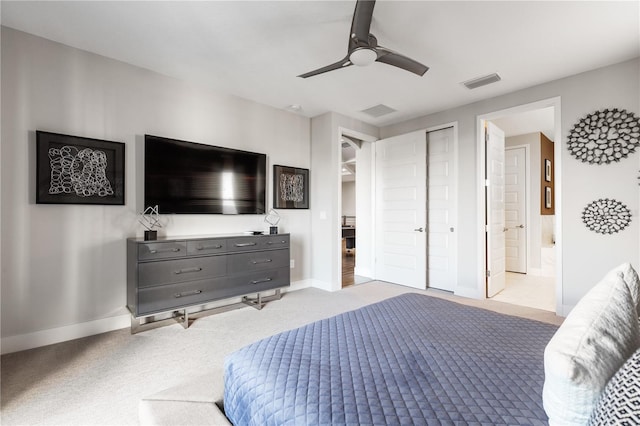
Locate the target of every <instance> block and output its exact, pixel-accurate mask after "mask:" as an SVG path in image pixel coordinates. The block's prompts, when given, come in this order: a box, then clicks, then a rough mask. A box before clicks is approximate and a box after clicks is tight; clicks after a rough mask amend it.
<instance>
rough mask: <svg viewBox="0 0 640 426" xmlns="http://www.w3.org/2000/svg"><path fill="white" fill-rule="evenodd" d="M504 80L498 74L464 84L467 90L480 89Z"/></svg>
mask: <svg viewBox="0 0 640 426" xmlns="http://www.w3.org/2000/svg"><path fill="white" fill-rule="evenodd" d="M500 80H502V79H501V78H500V76H499V75H498V74H497V73H493V74H489V75H485V76H484V77H478V78H474V79H472V80H467V81H464V82H462V84H464V85H465V86H466V87H467V89H477V88H478V87H482V86H486V85H487V84H491V83H496V82H498V81H500Z"/></svg>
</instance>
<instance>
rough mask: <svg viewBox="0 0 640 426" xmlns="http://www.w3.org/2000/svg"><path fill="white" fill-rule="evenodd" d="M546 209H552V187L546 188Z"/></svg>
mask: <svg viewBox="0 0 640 426" xmlns="http://www.w3.org/2000/svg"><path fill="white" fill-rule="evenodd" d="M544 207H545V208H546V209H550V208H551V187H550V186H545V187H544Z"/></svg>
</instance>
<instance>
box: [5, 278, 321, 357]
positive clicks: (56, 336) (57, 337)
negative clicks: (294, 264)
mask: <svg viewBox="0 0 640 426" xmlns="http://www.w3.org/2000/svg"><path fill="white" fill-rule="evenodd" d="M314 282H315V281H314V280H300V281H294V282H292V283H291V286H290V287H289V288H288V289H287V290H286V291H296V290H302V289H303V288H308V287H315V286H314ZM323 290H324V288H323ZM328 291H331V290H328ZM130 326H131V316H130V315H129V314H126V315H118V316H115V317H109V318H103V319H99V320H93V321H87V322H82V323H78V324H71V325H67V326H64V327H57V328H50V329H48V330H40V331H35V332H33V333H27V334H18V335H16V336H8V337H3V338H2V339H1V340H0V349H1V350H0V353H2V354H8V353H11V352H18V351H24V350H27V349H33V348H39V347H41V346H47V345H53V344H54V343H60V342H66V341H68V340H73V339H80V338H82V337H87V336H93V335H95V334H101V333H106V332H108V331H113V330H120V329H121V328H127V327H130Z"/></svg>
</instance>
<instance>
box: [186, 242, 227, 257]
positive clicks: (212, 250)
mask: <svg viewBox="0 0 640 426" xmlns="http://www.w3.org/2000/svg"><path fill="white" fill-rule="evenodd" d="M226 251H227V240H223V239H212V240H195V241H187V254H188V255H190V256H193V255H199V254H202V255H205V254H216V253H224V252H226Z"/></svg>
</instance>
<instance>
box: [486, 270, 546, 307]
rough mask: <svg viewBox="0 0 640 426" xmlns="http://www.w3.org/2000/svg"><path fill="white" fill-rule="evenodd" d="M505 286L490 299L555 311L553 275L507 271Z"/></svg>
mask: <svg viewBox="0 0 640 426" xmlns="http://www.w3.org/2000/svg"><path fill="white" fill-rule="evenodd" d="M506 274H507V286H506V288H505V289H504V290H502V291H501V292H500V293H498V294H496V295H495V296H493V297H492V298H491V300H496V301H498V302H506V303H511V304H514V305H520V306H528V307H530V308H537V309H544V310H545V311H551V312H555V310H556V293H555V292H556V289H555V277H546V276H535V275H530V274H517V273H514V272H507V273H506Z"/></svg>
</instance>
